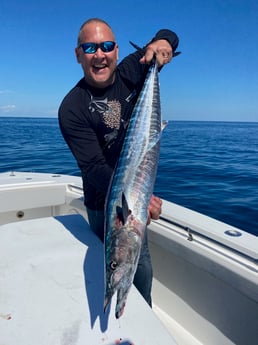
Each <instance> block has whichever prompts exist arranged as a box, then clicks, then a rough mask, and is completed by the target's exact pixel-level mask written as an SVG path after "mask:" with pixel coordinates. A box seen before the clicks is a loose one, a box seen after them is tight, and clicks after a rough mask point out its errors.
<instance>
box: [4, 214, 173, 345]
mask: <svg viewBox="0 0 258 345" xmlns="http://www.w3.org/2000/svg"><path fill="white" fill-rule="evenodd" d="M0 253H1V263H0V306H1V309H0V334H1V343H3V344H19V345H30V344H37V345H46V344H49V345H51V344H54V345H65V344H67V345H68V344H73V345H82V344H83V345H85V344H91V345H95V344H96V345H98V344H101V345H115V344H121V345H129V344H148V345H154V344H155V345H164V344H166V345H170V344H171V345H176V342H175V340H174V339H173V338H172V337H171V335H170V334H169V333H168V331H167V330H166V329H165V327H164V326H163V325H162V323H161V321H160V320H159V319H158V318H157V316H156V315H155V314H154V312H153V311H152V310H151V308H150V307H149V306H148V304H147V303H146V302H145V301H144V300H143V298H142V297H141V296H140V294H139V293H138V291H137V290H136V288H135V287H134V286H132V288H131V290H130V293H129V296H128V300H127V303H126V306H125V310H124V314H123V315H122V317H121V318H120V319H118V320H117V319H116V318H115V304H116V296H114V298H113V299H112V302H111V306H110V308H109V309H108V311H107V312H106V313H104V312H103V299H104V254H103V244H102V242H101V241H100V240H99V239H98V238H97V236H96V235H95V234H94V233H93V232H92V231H91V230H90V228H89V224H88V223H87V222H86V220H85V219H84V218H83V217H82V216H81V215H78V214H73V215H66V216H58V217H47V218H41V219H33V220H27V221H23V222H16V223H9V224H5V225H2V226H0Z"/></svg>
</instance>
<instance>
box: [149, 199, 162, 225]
mask: <svg viewBox="0 0 258 345" xmlns="http://www.w3.org/2000/svg"><path fill="white" fill-rule="evenodd" d="M161 206H162V200H161V199H160V198H159V197H157V196H155V195H152V197H151V199H150V204H149V207H148V212H149V215H148V222H147V225H149V224H150V222H151V219H156V220H157V219H159V216H160V214H161Z"/></svg>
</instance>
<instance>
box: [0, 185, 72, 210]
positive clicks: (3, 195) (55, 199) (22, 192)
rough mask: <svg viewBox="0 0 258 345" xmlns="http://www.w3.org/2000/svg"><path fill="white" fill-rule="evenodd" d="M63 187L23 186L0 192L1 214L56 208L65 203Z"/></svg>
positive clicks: (64, 189)
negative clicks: (47, 207)
mask: <svg viewBox="0 0 258 345" xmlns="http://www.w3.org/2000/svg"><path fill="white" fill-rule="evenodd" d="M65 191H66V188H65V186H64V185H49V186H46V185H42V186H40V185H37V186H33V185H32V186H29V187H28V186H24V187H19V188H15V189H12V188H10V189H2V190H1V191H0V205H1V212H9V211H17V210H19V209H20V208H21V205H22V209H31V208H39V207H46V206H49V205H50V206H56V205H62V204H64V203H65Z"/></svg>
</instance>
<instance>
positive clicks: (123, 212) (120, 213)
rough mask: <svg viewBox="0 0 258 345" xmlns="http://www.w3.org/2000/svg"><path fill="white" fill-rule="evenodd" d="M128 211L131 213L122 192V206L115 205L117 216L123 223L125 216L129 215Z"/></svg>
mask: <svg viewBox="0 0 258 345" xmlns="http://www.w3.org/2000/svg"><path fill="white" fill-rule="evenodd" d="M130 213H131V211H130V210H129V207H128V203H127V201H126V198H125V195H124V193H122V207H121V206H117V207H116V215H117V218H118V219H119V220H120V221H121V222H122V224H123V225H124V224H125V222H126V219H127V217H128V216H129V214H130Z"/></svg>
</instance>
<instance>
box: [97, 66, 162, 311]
mask: <svg viewBox="0 0 258 345" xmlns="http://www.w3.org/2000/svg"><path fill="white" fill-rule="evenodd" d="M160 136H161V111H160V94H159V80H158V67H157V64H156V63H153V64H152V65H151V66H150V68H149V71H148V74H147V76H146V79H145V83H144V85H143V88H142V90H141V93H140V95H139V97H138V100H137V102H136V105H135V107H134V110H133V113H132V116H131V119H130V122H129V126H128V129H127V132H126V136H125V139H124V143H123V147H122V150H121V154H120V156H119V159H118V163H117V166H116V169H115V171H114V175H113V178H112V181H111V184H110V187H109V192H108V195H107V199H106V207H105V214H106V217H105V218H106V220H105V280H106V287H105V301H104V310H106V309H107V307H108V305H109V303H110V301H111V298H112V296H113V295H114V293H115V292H116V291H117V304H116V312H115V314H116V318H119V317H120V316H121V315H122V313H123V310H124V306H125V302H126V298H127V295H128V292H129V289H130V287H131V285H132V283H133V279H134V275H135V272H136V268H137V264H138V260H139V256H140V251H141V243H142V239H143V236H144V231H145V228H146V224H147V220H148V206H149V202H150V198H151V195H152V193H153V188H154V183H155V179H156V172H157V165H158V158H159V146H160V145H159V142H160Z"/></svg>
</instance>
